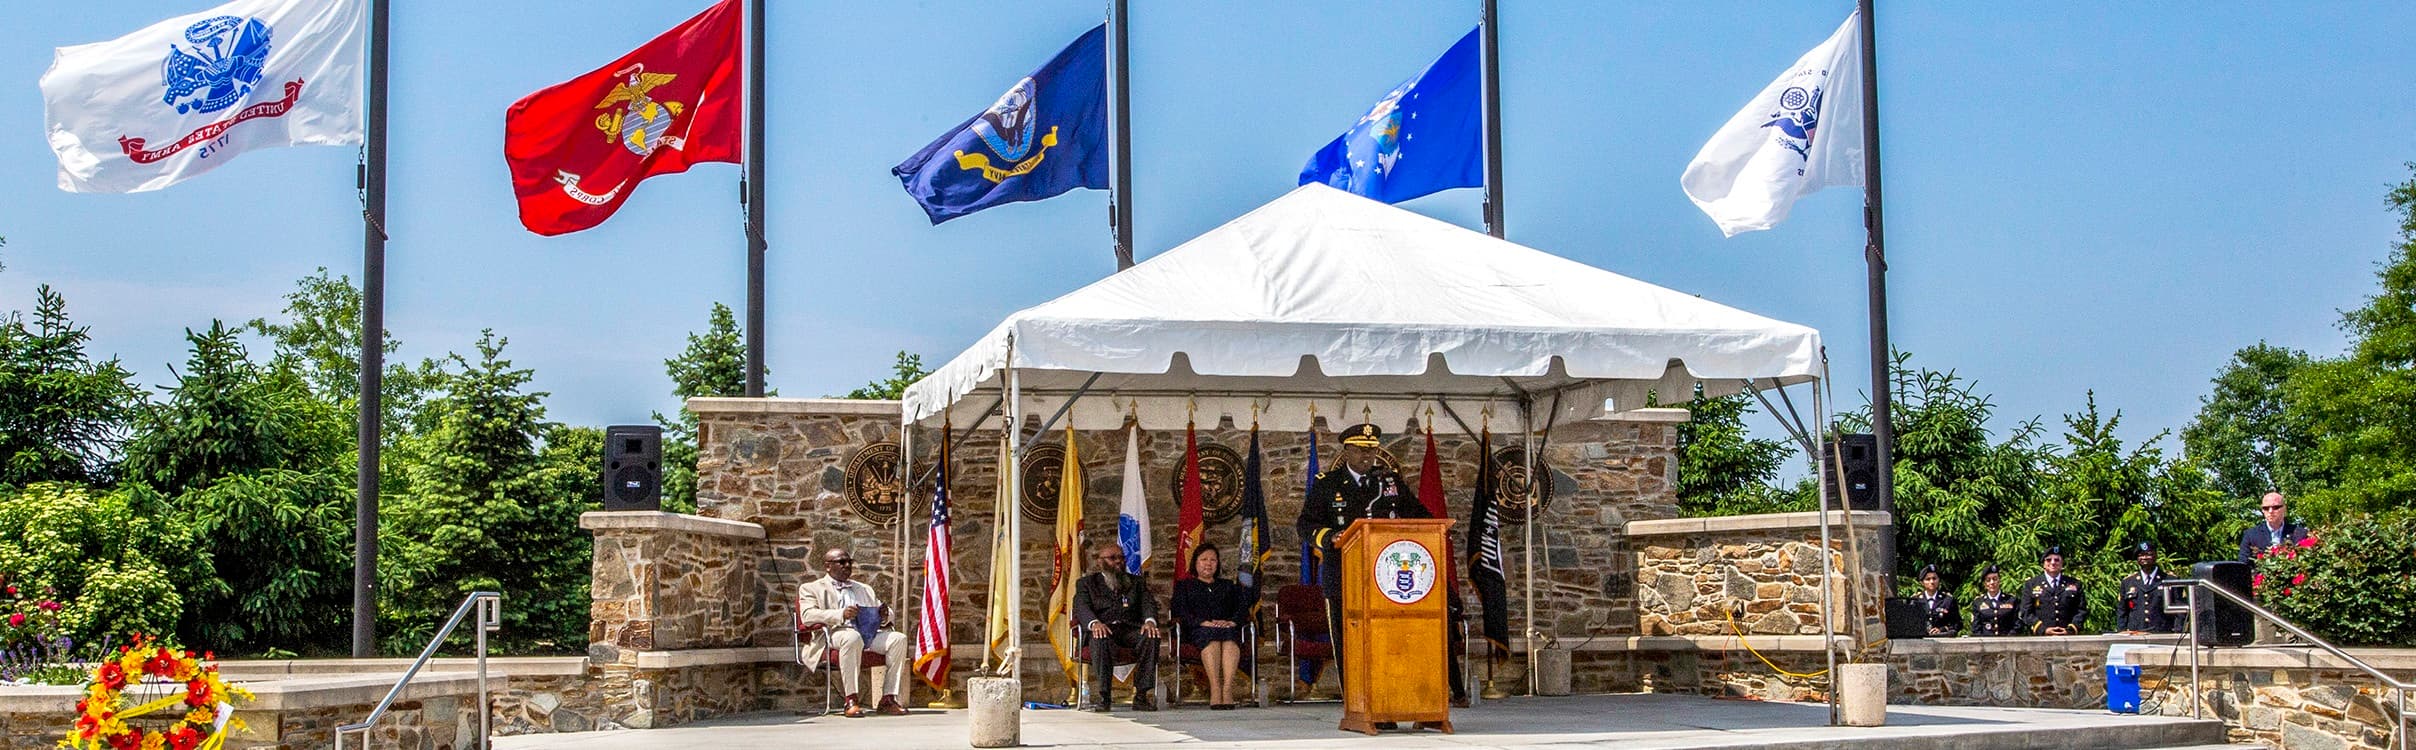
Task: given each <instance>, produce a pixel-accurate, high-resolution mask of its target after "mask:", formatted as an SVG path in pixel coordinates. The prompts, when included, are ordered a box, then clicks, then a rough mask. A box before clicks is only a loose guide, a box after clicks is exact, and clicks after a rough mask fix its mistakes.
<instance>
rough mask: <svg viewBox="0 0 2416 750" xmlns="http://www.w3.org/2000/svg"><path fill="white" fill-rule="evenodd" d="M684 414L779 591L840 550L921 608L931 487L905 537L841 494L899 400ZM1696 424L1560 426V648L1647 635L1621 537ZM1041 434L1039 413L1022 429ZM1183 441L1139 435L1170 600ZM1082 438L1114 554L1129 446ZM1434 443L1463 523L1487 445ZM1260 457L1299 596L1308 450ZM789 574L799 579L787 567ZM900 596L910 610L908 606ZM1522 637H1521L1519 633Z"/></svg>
mask: <svg viewBox="0 0 2416 750" xmlns="http://www.w3.org/2000/svg"><path fill="white" fill-rule="evenodd" d="M688 407H689V409H690V410H691V411H693V412H695V413H696V414H697V416H698V419H699V424H700V425H701V430H702V432H701V436H700V443H701V449H700V452H699V453H700V455H699V459H698V467H697V472H698V476H699V481H698V490H697V508H698V511H697V512H698V513H699V514H702V515H705V516H711V517H716V518H723V519H729V520H736V521H744V522H748V523H753V524H757V525H760V526H762V527H763V529H764V530H765V533H766V538H765V543H766V545H767V559H766V562H765V564H764V566H762V568H761V570H762V571H763V578H764V581H765V584H766V586H767V587H770V588H776V589H777V590H781V591H788V590H793V588H794V587H795V585H796V584H798V583H802V582H803V581H804V580H806V579H807V578H810V577H812V576H817V575H819V572H818V571H816V570H813V569H812V568H813V567H814V566H812V564H811V561H812V560H813V559H814V556H815V555H818V554H819V552H820V550H821V549H824V548H829V547H834V546H842V545H845V546H848V547H850V548H851V549H852V550H853V554H854V557H855V559H856V561H857V569H858V570H857V575H858V577H859V578H862V579H864V580H866V581H867V582H868V583H870V584H871V585H873V586H874V587H875V589H876V590H877V591H879V592H880V593H881V595H882V596H883V597H884V598H885V599H889V600H891V603H892V604H893V605H901V604H902V605H906V606H908V607H911V606H912V605H913V604H914V602H912V601H911V598H912V597H913V596H914V595H915V591H916V590H917V587H919V585H920V584H919V582H913V583H914V585H913V586H901V581H900V579H899V578H898V573H899V571H902V570H906V571H910V570H913V569H914V568H913V566H915V565H919V564H920V562H921V551H922V541H923V540H922V536H921V535H922V534H923V531H922V524H923V523H924V522H925V521H926V520H927V515H926V514H927V513H928V510H927V508H925V507H924V504H925V503H926V502H927V499H926V498H927V497H928V493H929V491H930V490H929V489H928V488H918V489H916V490H914V491H913V492H912V493H911V494H913V495H914V496H915V497H914V500H915V502H914V508H915V509H914V510H913V511H910V512H909V513H908V516H909V518H908V524H909V525H908V527H907V528H904V529H901V528H900V527H899V526H898V525H897V524H895V523H892V524H889V525H876V524H874V523H872V522H870V521H868V520H867V519H865V518H863V517H861V516H859V514H858V513H857V511H856V510H855V509H854V508H853V506H852V505H851V504H850V503H849V501H848V500H847V498H846V497H845V494H844V490H845V487H846V469H847V466H848V462H849V461H850V460H851V459H852V458H853V457H854V456H855V455H856V452H857V451H858V450H859V449H861V448H863V447H864V446H866V445H869V444H872V443H875V442H880V441H894V440H896V439H897V435H898V407H897V404H896V402H891V401H828V400H802V399H712V398H700V399H691V400H690V401H689V403H688ZM1684 416H1685V413H1684V412H1683V411H1678V410H1647V411H1643V412H1634V413H1630V414H1628V415H1625V416H1624V418H1622V419H1618V420H1599V421H1591V422H1582V423H1575V424H1565V425H1561V426H1558V427H1556V428H1555V429H1554V430H1553V431H1552V434H1551V435H1550V436H1549V440H1548V442H1547V446H1546V450H1545V452H1544V455H1545V460H1546V463H1547V465H1548V466H1550V467H1551V469H1552V472H1553V476H1552V480H1553V482H1554V484H1555V486H1556V488H1557V490H1556V493H1555V497H1554V499H1553V500H1552V502H1551V504H1550V506H1548V507H1547V509H1546V510H1545V512H1544V513H1543V514H1542V518H1543V523H1541V524H1539V525H1537V527H1536V528H1535V530H1534V534H1535V539H1534V543H1533V545H1532V548H1531V549H1532V554H1533V557H1534V559H1535V561H1536V566H1537V571H1536V573H1537V574H1536V602H1535V606H1534V608H1533V611H1534V612H1535V615H1536V617H1535V622H1534V625H1535V627H1536V628H1538V629H1539V630H1541V631H1542V632H1546V633H1551V634H1555V635H1557V636H1559V637H1562V638H1579V637H1587V636H1596V637H1610V636H1620V635H1629V634H1633V633H1635V627H1636V625H1635V617H1634V612H1635V600H1634V593H1633V588H1634V587H1633V585H1632V581H1633V580H1634V561H1633V557H1632V556H1631V555H1630V554H1629V553H1628V551H1627V548H1626V546H1625V533H1624V528H1625V525H1626V524H1627V523H1628V522H1630V521H1638V520H1651V519H1665V518H1671V517H1674V516H1675V515H1676V502H1675V499H1674V496H1673V495H1672V492H1673V490H1672V486H1673V482H1674V472H1675V471H1676V459H1675V453H1674V451H1675V447H1676V439H1677V438H1676V433H1675V430H1674V429H1673V427H1674V424H1675V423H1676V422H1679V421H1682V420H1683V419H1684ZM1037 426H1038V419H1037V416H1036V415H1035V418H1033V419H1032V420H1030V423H1029V424H1028V425H1027V428H1034V427H1037ZM1244 428H1245V429H1236V426H1235V425H1234V424H1232V423H1231V422H1230V421H1226V422H1223V423H1220V424H1217V425H1214V426H1213V427H1211V426H1209V425H1202V426H1201V428H1200V429H1199V435H1198V436H1199V440H1200V441H1201V442H1202V443H1203V444H1211V443H1213V444H1219V445H1223V446H1226V447H1229V448H1232V449H1233V450H1235V451H1236V452H1243V451H1247V450H1248V441H1249V434H1248V431H1247V430H1246V425H1245V426H1244ZM937 432H938V431H937V430H920V431H918V432H917V435H916V446H915V453H916V466H917V467H918V474H920V473H921V472H922V471H924V470H925V469H924V468H923V467H927V466H929V465H930V464H929V462H930V461H932V460H933V457H934V456H935V455H936V453H937V450H938V448H937V446H936V442H937V440H938V435H937ZM1395 433H1396V434H1394V435H1392V436H1391V439H1390V440H1388V441H1387V442H1386V445H1385V447H1386V449H1387V450H1388V451H1389V452H1390V453H1391V454H1392V455H1393V456H1394V457H1395V458H1396V459H1398V460H1399V461H1400V462H1401V464H1402V465H1403V466H1404V467H1406V469H1407V470H1408V472H1409V473H1411V474H1413V475H1414V473H1415V467H1416V466H1417V463H1418V462H1419V461H1420V459H1422V458H1423V457H1424V455H1425V453H1424V452H1425V448H1424V441H1423V437H1422V436H1419V435H1417V434H1413V433H1410V432H1409V431H1407V430H1395ZM1321 434H1322V435H1324V436H1325V439H1326V441H1327V442H1325V443H1324V444H1323V445H1321V446H1320V448H1319V452H1320V454H1321V457H1322V460H1324V461H1325V462H1326V465H1327V466H1328V467H1329V468H1330V467H1331V465H1332V463H1331V462H1332V461H1334V460H1335V453H1334V451H1335V449H1336V446H1335V445H1334V444H1333V442H1332V437H1331V433H1330V431H1325V432H1321ZM1063 435H1064V432H1063V431H1062V430H1052V431H1051V434H1049V435H1048V436H1045V437H1044V438H1042V441H1043V442H1059V441H1062V440H1063ZM1183 437H1184V436H1183V433H1182V432H1180V431H1144V432H1143V433H1142V434H1141V436H1140V452H1141V464H1142V467H1143V468H1142V471H1143V474H1144V476H1143V477H1142V481H1143V485H1144V486H1145V487H1148V488H1149V499H1150V503H1151V515H1152V517H1153V518H1156V519H1159V522H1160V524H1159V525H1160V526H1161V529H1160V530H1159V539H1160V540H1161V543H1160V544H1159V545H1158V550H1159V553H1158V554H1157V555H1156V556H1154V557H1153V558H1152V560H1151V562H1150V568H1149V570H1148V572H1147V576H1148V578H1149V579H1150V581H1151V582H1152V584H1153V585H1154V586H1156V587H1157V589H1158V591H1157V593H1158V596H1159V600H1160V602H1161V603H1163V602H1164V601H1165V599H1166V596H1167V593H1168V590H1169V589H1170V587H1171V580H1172V573H1173V566H1174V564H1175V560H1174V559H1173V557H1174V556H1173V555H1172V554H1171V552H1172V547H1173V544H1172V542H1171V539H1170V537H1171V533H1172V532H1171V527H1172V525H1173V524H1172V520H1173V519H1174V518H1175V517H1176V513H1177V508H1176V506H1175V504H1176V498H1175V496H1174V493H1173V492H1171V491H1170V490H1169V489H1168V488H1170V487H1171V486H1172V484H1173V481H1174V477H1175V472H1177V471H1179V470H1180V468H1181V457H1182V451H1183ZM1074 440H1075V449H1076V451H1077V452H1078V454H1079V455H1080V457H1081V459H1082V463H1083V471H1084V483H1085V484H1086V485H1087V486H1088V488H1089V489H1088V493H1087V495H1088V497H1089V498H1090V501H1089V502H1088V503H1087V505H1086V506H1085V513H1084V524H1085V527H1086V528H1087V529H1088V530H1089V531H1088V532H1087V537H1088V538H1090V539H1092V540H1095V541H1096V540H1112V539H1113V538H1114V532H1113V530H1114V529H1115V523H1116V514H1117V509H1116V498H1117V497H1118V496H1119V494H1120V489H1121V486H1122V482H1123V461H1124V449H1125V432H1124V431H1121V430H1100V431H1089V430H1085V431H1078V432H1076V433H1075V435H1074ZM1495 440H1496V444H1495V449H1496V450H1499V449H1500V448H1503V447H1507V446H1509V445H1510V444H1511V441H1512V436H1508V435H1496V436H1495ZM999 442H1000V439H999V432H998V431H997V430H996V429H995V428H992V429H987V430H974V431H971V432H970V433H969V434H968V435H967V436H966V437H964V438H963V439H961V440H959V441H958V442H957V443H956V444H955V445H954V447H953V457H954V461H952V463H951V467H950V472H949V474H950V482H949V497H950V502H951V509H952V514H953V515H952V526H953V531H954V534H955V536H954V547H955V555H956V557H955V561H956V567H955V570H954V571H953V573H954V585H953V586H952V590H951V599H950V606H951V608H952V609H953V611H954V612H956V613H958V616H956V617H954V618H953V623H952V630H951V632H950V639H951V641H952V642H953V643H956V644H960V645H962V644H971V643H977V642H979V641H980V639H981V631H982V627H983V623H982V619H981V617H980V616H979V613H981V612H982V611H984V608H985V607H986V605H987V602H988V598H989V585H990V584H989V580H988V577H987V575H986V574H985V573H984V572H983V571H986V570H988V562H989V560H990V559H991V551H992V545H991V538H992V531H993V529H994V526H995V522H994V520H993V514H992V509H993V508H994V507H996V503H995V498H996V495H997V494H998V492H997V489H996V485H997V481H998V478H997V470H998V466H997V463H998V462H997V456H998V451H999V448H998V445H999ZM1436 442H1437V450H1438V453H1439V455H1440V461H1439V463H1440V464H1441V466H1442V471H1443V475H1444V484H1445V486H1446V487H1448V488H1449V490H1448V492H1447V494H1448V495H1449V503H1448V504H1449V507H1450V510H1451V512H1452V514H1453V516H1454V517H1457V518H1463V519H1464V518H1465V517H1466V515H1467V513H1468V508H1469V502H1470V494H1469V493H1470V492H1471V489H1470V488H1471V487H1472V485H1473V484H1474V482H1475V479H1476V474H1477V467H1478V463H1477V462H1478V453H1479V450H1478V444H1477V441H1476V439H1475V438H1474V437H1473V436H1467V435H1444V434H1438V435H1437V436H1436ZM1260 449H1261V451H1262V455H1263V462H1264V467H1265V469H1264V476H1263V481H1264V483H1265V484H1264V487H1265V488H1266V496H1267V502H1268V514H1269V517H1270V518H1271V519H1272V520H1273V521H1274V525H1275V529H1274V534H1273V537H1274V539H1273V551H1274V557H1273V559H1272V560H1271V561H1270V562H1269V566H1268V570H1269V571H1270V574H1269V575H1270V579H1271V583H1272V584H1273V585H1283V584H1287V583H1293V582H1297V581H1298V580H1299V573H1298V570H1299V549H1300V545H1299V539H1298V536H1297V535H1296V534H1295V532H1294V531H1293V525H1292V522H1293V520H1294V519H1295V518H1296V517H1297V516H1298V515H1299V512H1300V500H1301V488H1302V487H1303V486H1304V484H1305V482H1306V479H1307V477H1306V476H1305V475H1304V470H1305V469H1306V465H1307V460H1308V443H1307V439H1306V436H1305V435H1303V434H1299V433H1290V432H1285V433H1273V432H1262V433H1261V434H1260ZM1239 526H1240V524H1239V520H1238V519H1236V520H1231V521H1227V522H1225V523H1222V524H1215V525H1212V526H1211V527H1210V528H1209V529H1208V531H1207V537H1208V539H1209V540H1210V541H1214V542H1218V543H1220V544H1223V545H1225V546H1229V547H1230V546H1233V545H1234V544H1235V541H1236V537H1237V536H1238V534H1239ZM1527 533H1528V530H1527V529H1525V528H1523V527H1521V526H1510V527H1507V528H1506V529H1505V536H1506V537H1507V538H1506V539H1505V540H1504V541H1505V550H1504V551H1505V554H1506V555H1507V556H1508V558H1509V562H1510V566H1511V570H1510V575H1511V578H1512V586H1511V597H1512V600H1511V603H1510V606H1511V608H1512V611H1513V612H1523V611H1525V604H1526V602H1524V601H1523V599H1522V598H1521V597H1522V595H1523V593H1524V592H1523V590H1522V587H1521V586H1520V585H1519V584H1520V582H1521V575H1520V571H1519V568H1518V566H1519V564H1520V563H1521V561H1522V560H1524V559H1527V555H1528V554H1529V552H1530V548H1529V546H1528V545H1527V543H1526V534H1527ZM1047 534H1048V530H1047V529H1046V528H1045V527H1042V526H1040V525H1038V524H1037V523H1033V524H1027V525H1026V526H1025V527H1024V535H1025V536H1024V538H1025V540H1026V544H1025V549H1024V550H1023V554H1022V557H1023V562H1022V565H1023V571H1024V580H1023V582H1022V586H1023V590H1024V592H1025V596H1024V601H1023V602H1022V605H1023V610H1024V612H1023V622H1024V623H1025V624H1026V626H1027V628H1028V629H1027V631H1026V632H1025V633H1024V634H1023V635H1024V643H1025V654H1026V655H1027V659H1031V660H1034V661H1035V662H1036V663H1038V662H1045V661H1049V660H1051V659H1053V657H1051V656H1050V655H1049V654H1050V650H1049V646H1048V643H1047V640H1046V634H1045V633H1044V632H1043V630H1042V628H1043V627H1044V625H1043V623H1044V622H1045V620H1044V618H1043V612H1042V610H1043V608H1044V606H1045V602H1046V598H1047V596H1046V594H1047V590H1048V589H1047V586H1048V580H1047V578H1048V575H1049V571H1050V569H1051V565H1052V556H1053V549H1052V547H1051V545H1050V544H1049V543H1048V542H1047V541H1046V540H1047V539H1048V536H1047ZM790 561H796V562H797V563H798V564H797V565H789V564H788V563H789V562H790ZM901 598H904V599H906V601H899V600H900V599H901ZM788 606H789V604H788V602H786V601H774V602H771V603H770V607H772V608H773V611H771V612H767V613H766V618H765V619H766V620H767V621H768V622H767V623H766V624H765V625H764V626H763V627H761V628H759V629H758V631H757V633H756V638H755V641H756V642H757V643H759V644H761V643H768V642H774V641H778V642H785V640H786V637H787V636H786V635H785V632H784V630H783V629H784V628H785V627H786V623H787V617H788V614H787V608H788ZM775 615H776V616H775ZM1512 627H1513V629H1514V630H1521V629H1522V628H1521V627H1520V623H1518V622H1517V620H1516V618H1514V619H1513V623H1512ZM979 662H980V659H979V656H978V651H975V652H973V653H972V654H967V655H965V656H960V657H959V658H958V659H956V660H955V668H956V672H955V673H954V675H955V676H954V678H953V680H952V681H961V680H962V679H963V678H964V677H965V676H966V675H967V674H969V673H970V671H971V670H972V669H973V668H974V667H976V666H977V665H978V664H979ZM1056 671H1057V670H1055V669H1054V668H1046V669H1035V670H1032V671H1028V672H1027V676H1029V677H1032V678H1034V679H1031V680H1030V684H1029V685H1027V689H1028V690H1030V691H1031V692H1032V695H1033V697H1034V698H1035V699H1041V698H1045V697H1050V696H1056V697H1062V694H1063V692H1064V690H1065V688H1066V685H1065V684H1064V681H1063V680H1062V679H1061V678H1060V677H1058V676H1057V675H1056Z"/></svg>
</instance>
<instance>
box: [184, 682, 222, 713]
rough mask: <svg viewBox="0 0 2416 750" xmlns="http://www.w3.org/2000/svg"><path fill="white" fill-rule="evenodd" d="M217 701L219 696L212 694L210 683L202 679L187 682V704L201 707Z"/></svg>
mask: <svg viewBox="0 0 2416 750" xmlns="http://www.w3.org/2000/svg"><path fill="white" fill-rule="evenodd" d="M216 702H218V700H217V696H214V695H211V694H210V683H207V682H203V681H201V680H194V681H192V682H188V683H185V705H187V706H192V707H194V708H200V707H202V706H207V705H210V704H212V703H216Z"/></svg>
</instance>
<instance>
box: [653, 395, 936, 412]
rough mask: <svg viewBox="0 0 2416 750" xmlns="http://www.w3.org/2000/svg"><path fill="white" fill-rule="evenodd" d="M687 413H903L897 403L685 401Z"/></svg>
mask: <svg viewBox="0 0 2416 750" xmlns="http://www.w3.org/2000/svg"><path fill="white" fill-rule="evenodd" d="M688 410H689V411H692V412H696V413H697V414H698V415H700V416H701V415H706V414H833V415H861V416H874V417H898V416H901V415H903V414H904V413H905V412H904V410H903V408H902V407H901V406H899V403H898V402H897V401H896V400H892V399H857V398H778V397H766V398H728V397H714V396H698V397H696V398H691V399H688Z"/></svg>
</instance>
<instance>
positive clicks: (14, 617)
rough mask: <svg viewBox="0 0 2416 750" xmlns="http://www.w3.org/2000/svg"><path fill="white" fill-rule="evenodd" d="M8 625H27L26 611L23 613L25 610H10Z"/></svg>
mask: <svg viewBox="0 0 2416 750" xmlns="http://www.w3.org/2000/svg"><path fill="white" fill-rule="evenodd" d="M8 626H9V627H12V628H22V627H25V613H23V612H10V613H8Z"/></svg>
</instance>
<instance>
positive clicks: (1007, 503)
mask: <svg viewBox="0 0 2416 750" xmlns="http://www.w3.org/2000/svg"><path fill="white" fill-rule="evenodd" d="M1022 380H1023V375H1022V373H1021V372H1019V371H1017V370H1016V369H1015V339H1013V338H1008V339H1007V456H1008V458H1009V460H1008V461H1007V465H1005V466H1001V467H998V470H999V471H1001V472H1004V473H1005V474H1006V475H1007V491H1008V493H1010V494H1009V495H1008V496H1006V497H1000V498H997V499H996V500H994V501H993V502H997V503H999V504H1000V505H1001V506H1002V507H1005V508H1007V509H1008V510H1007V513H1006V519H1007V520H1006V523H1007V549H1008V554H1007V558H1008V559H1009V560H1011V561H1012V562H1010V563H1009V564H1008V568H1007V569H1008V570H1009V571H1010V572H1011V573H1012V575H1011V576H1010V577H1009V578H1008V579H1007V597H1006V602H1007V633H1006V636H1007V653H1006V659H1007V663H1006V664H1004V665H1001V666H1003V667H1005V669H1004V670H1003V671H1005V672H1006V673H1007V676H1008V677H1010V678H1013V679H1016V680H1021V679H1023V513H1022V512H1021V511H1020V510H1019V509H1018V508H1017V503H1016V498H1015V497H1014V494H1013V493H1020V492H1022V491H1023V462H1022V461H1020V460H1014V459H1015V458H1017V457H1020V456H1022V455H1023V447H1022V444H1023V399H1022V397H1021V391H1022V388H1021V386H1022ZM1021 705H1022V703H1021V702H1020V701H1019V702H1018V703H1017V706H1018V707H1019V708H1018V710H1020V706H1021Z"/></svg>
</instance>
